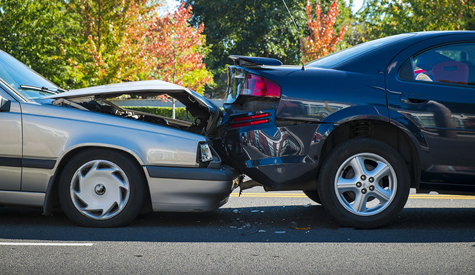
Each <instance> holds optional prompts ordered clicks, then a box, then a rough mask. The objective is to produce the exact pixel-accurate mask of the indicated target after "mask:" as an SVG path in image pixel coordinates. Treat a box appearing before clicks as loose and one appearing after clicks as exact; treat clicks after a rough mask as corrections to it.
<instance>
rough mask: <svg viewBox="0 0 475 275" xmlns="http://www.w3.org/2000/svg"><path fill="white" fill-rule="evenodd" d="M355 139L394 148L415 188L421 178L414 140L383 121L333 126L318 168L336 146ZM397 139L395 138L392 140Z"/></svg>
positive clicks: (419, 161)
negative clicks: (376, 142) (406, 167)
mask: <svg viewBox="0 0 475 275" xmlns="http://www.w3.org/2000/svg"><path fill="white" fill-rule="evenodd" d="M357 137H369V138H373V139H376V140H380V141H382V142H384V143H386V144H388V145H389V146H391V147H392V148H394V149H395V150H396V151H397V152H398V153H399V154H400V155H401V156H402V158H403V159H404V161H405V163H406V165H407V166H408V170H409V172H410V178H411V187H412V188H417V187H418V186H419V183H420V177H421V160H420V156H419V152H418V151H417V149H416V146H415V144H414V140H412V139H411V137H410V136H409V135H408V134H407V133H406V132H405V131H404V130H403V129H401V128H400V127H398V126H396V125H394V124H392V123H390V122H387V121H383V120H376V119H358V120H351V121H347V122H344V123H342V124H337V125H335V127H334V129H333V130H332V131H331V132H330V134H329V135H328V137H327V138H326V139H325V142H324V144H323V146H322V150H321V154H320V155H321V157H320V160H319V166H318V167H322V164H323V162H324V160H325V159H326V158H327V157H328V155H329V154H330V152H331V151H332V150H333V149H334V148H336V147H337V146H338V145H340V144H342V143H343V142H345V141H348V140H350V139H353V138H357ZM394 137H397V138H394Z"/></svg>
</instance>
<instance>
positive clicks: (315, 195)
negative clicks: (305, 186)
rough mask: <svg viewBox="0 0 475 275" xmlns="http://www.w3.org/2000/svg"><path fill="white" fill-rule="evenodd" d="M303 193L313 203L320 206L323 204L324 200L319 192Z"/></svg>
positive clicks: (308, 191) (305, 191)
mask: <svg viewBox="0 0 475 275" xmlns="http://www.w3.org/2000/svg"><path fill="white" fill-rule="evenodd" d="M303 192H304V193H305V195H307V197H308V198H309V199H311V200H312V201H314V202H316V203H318V204H322V200H321V199H320V195H319V194H318V191H317V190H303Z"/></svg>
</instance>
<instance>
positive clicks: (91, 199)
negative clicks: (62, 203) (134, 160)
mask: <svg viewBox="0 0 475 275" xmlns="http://www.w3.org/2000/svg"><path fill="white" fill-rule="evenodd" d="M70 193H71V199H72V201H73V204H74V206H75V207H76V209H77V210H78V211H79V212H81V214H83V215H85V216H87V217H89V218H92V219H95V220H106V219H110V218H112V217H114V216H116V215H118V214H119V213H120V212H121V211H122V210H123V209H124V207H125V206H126V205H127V202H128V200H129V196H130V187H129V180H128V179H127V176H126V175H125V173H124V171H123V170H122V169H121V168H120V167H119V166H117V165H116V164H114V163H112V162H110V161H107V160H93V161H90V162H88V163H86V164H84V165H82V166H81V167H79V169H78V170H77V171H76V173H75V174H74V176H73V178H72V180H71V186H70Z"/></svg>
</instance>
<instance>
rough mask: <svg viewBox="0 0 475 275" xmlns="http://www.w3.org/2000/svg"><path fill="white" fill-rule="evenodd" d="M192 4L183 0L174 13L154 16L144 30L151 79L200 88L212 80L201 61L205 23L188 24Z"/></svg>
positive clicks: (194, 88) (193, 88) (203, 54)
mask: <svg viewBox="0 0 475 275" xmlns="http://www.w3.org/2000/svg"><path fill="white" fill-rule="evenodd" d="M190 18H191V5H189V6H188V7H187V8H185V4H184V3H183V4H182V5H181V6H180V7H179V8H178V10H177V11H175V12H174V13H173V14H168V15H166V16H164V17H159V16H157V17H155V18H154V19H153V20H152V22H151V24H150V28H149V30H148V33H147V41H148V42H147V45H146V52H148V53H150V54H151V57H152V58H151V59H150V60H149V66H150V67H151V75H150V78H156V79H161V80H165V81H168V82H172V83H175V84H178V85H182V86H186V87H188V88H190V89H192V90H200V89H202V87H203V86H204V85H205V84H207V83H210V82H212V80H213V79H212V75H211V73H210V72H208V71H207V70H206V68H205V64H204V63H203V58H204V56H205V53H204V47H203V44H204V36H203V35H202V32H203V30H204V25H203V24H201V25H199V26H198V28H194V27H192V26H190V25H189V24H188V20H189V19H190Z"/></svg>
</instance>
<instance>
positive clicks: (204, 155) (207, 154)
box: [200, 143, 213, 162]
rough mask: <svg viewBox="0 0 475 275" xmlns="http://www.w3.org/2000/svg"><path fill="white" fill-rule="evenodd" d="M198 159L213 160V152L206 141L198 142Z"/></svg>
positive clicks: (202, 160) (203, 160)
mask: <svg viewBox="0 0 475 275" xmlns="http://www.w3.org/2000/svg"><path fill="white" fill-rule="evenodd" d="M200 160H201V162H207V161H211V160H213V154H212V153H211V149H209V146H208V143H200Z"/></svg>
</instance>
